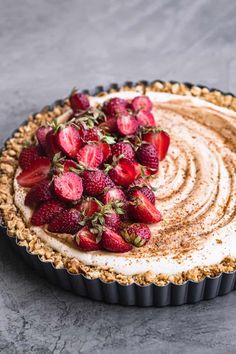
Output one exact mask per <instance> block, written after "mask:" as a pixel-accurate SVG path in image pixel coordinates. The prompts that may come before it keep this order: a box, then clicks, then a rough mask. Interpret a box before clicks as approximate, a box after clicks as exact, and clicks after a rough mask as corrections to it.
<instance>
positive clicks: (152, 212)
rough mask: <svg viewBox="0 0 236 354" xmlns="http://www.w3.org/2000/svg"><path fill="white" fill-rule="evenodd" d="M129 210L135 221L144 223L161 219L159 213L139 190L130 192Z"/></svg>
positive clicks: (152, 222)
mask: <svg viewBox="0 0 236 354" xmlns="http://www.w3.org/2000/svg"><path fill="white" fill-rule="evenodd" d="M129 212H130V215H131V216H132V218H133V219H134V220H135V221H138V222H143V223H146V224H155V223H157V222H159V221H161V219H162V218H161V213H160V212H159V211H158V210H157V209H156V207H155V206H154V205H153V204H152V203H151V202H150V201H149V199H148V198H147V197H146V196H145V195H144V194H143V193H142V192H141V191H139V190H136V191H134V192H133V194H132V198H131V201H130V205H129Z"/></svg>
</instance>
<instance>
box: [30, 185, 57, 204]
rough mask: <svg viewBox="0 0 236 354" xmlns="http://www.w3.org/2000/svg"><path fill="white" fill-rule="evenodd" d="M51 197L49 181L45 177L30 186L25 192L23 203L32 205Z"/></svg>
mask: <svg viewBox="0 0 236 354" xmlns="http://www.w3.org/2000/svg"><path fill="white" fill-rule="evenodd" d="M52 197H53V194H52V189H51V181H50V180H48V179H45V180H43V181H41V182H39V183H38V184H36V185H35V186H34V187H32V188H31V189H30V191H29V192H28V193H27V194H26V197H25V205H27V206H29V207H33V206H35V205H38V204H39V203H42V202H45V201H47V200H50V199H52Z"/></svg>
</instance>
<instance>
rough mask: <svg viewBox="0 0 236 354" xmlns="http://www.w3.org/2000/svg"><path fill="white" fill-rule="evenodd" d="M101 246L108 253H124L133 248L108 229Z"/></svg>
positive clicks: (103, 234) (103, 235)
mask: <svg viewBox="0 0 236 354" xmlns="http://www.w3.org/2000/svg"><path fill="white" fill-rule="evenodd" d="M101 245H102V247H103V248H105V249H106V250H107V251H110V252H116V253H124V252H129V251H131V250H132V246H131V245H130V244H129V243H127V242H125V240H124V239H123V238H122V237H121V236H120V235H118V234H117V233H116V232H114V231H112V230H111V229H109V228H106V229H105V231H103V233H102V241H101Z"/></svg>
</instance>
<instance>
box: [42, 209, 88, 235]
mask: <svg viewBox="0 0 236 354" xmlns="http://www.w3.org/2000/svg"><path fill="white" fill-rule="evenodd" d="M80 221H81V216H80V212H79V211H78V210H76V209H65V210H63V211H62V212H60V213H58V214H57V215H56V216H54V218H53V219H52V220H51V221H50V223H49V224H48V231H50V232H55V233H59V234H71V235H73V234H75V233H76V232H77V231H79V229H80V228H81V226H80Z"/></svg>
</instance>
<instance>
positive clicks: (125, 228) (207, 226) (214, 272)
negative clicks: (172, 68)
mask: <svg viewBox="0 0 236 354" xmlns="http://www.w3.org/2000/svg"><path fill="white" fill-rule="evenodd" d="M235 110H236V99H235V98H234V97H232V95H223V94H221V93H220V92H219V91H212V92H210V91H209V90H208V89H207V88H200V87H197V86H193V87H188V86H187V85H184V84H178V83H173V84H171V83H161V82H154V83H152V84H150V85H149V84H147V83H143V82H141V83H138V84H135V85H133V86H123V87H121V88H120V89H119V88H116V87H115V88H113V89H110V90H108V91H107V92H105V91H102V92H98V93H97V94H96V95H94V96H90V95H89V94H87V95H86V94H82V93H79V92H77V91H73V92H72V94H71V95H70V97H69V99H66V100H63V101H62V102H61V104H58V105H55V107H53V109H50V108H47V109H44V110H42V111H41V112H40V113H38V114H36V115H35V116H34V117H32V116H31V117H29V119H28V121H27V122H26V124H25V125H23V126H21V127H20V128H19V130H18V131H17V132H16V133H15V134H14V135H13V137H12V138H11V139H9V140H8V141H7V142H6V146H5V149H4V150H3V152H2V156H1V165H0V168H1V177H0V187H1V189H0V198H1V206H0V209H1V213H2V218H3V222H4V224H5V225H6V227H7V229H8V234H9V236H16V237H17V240H18V244H19V245H21V246H25V247H26V248H27V249H28V251H29V252H31V253H33V254H37V255H39V256H40V259H41V260H42V261H43V262H52V263H53V264H54V266H55V267H56V268H59V269H60V268H66V269H67V270H68V271H69V272H70V273H73V274H83V275H85V276H86V277H87V278H89V279H98V278H99V279H101V280H102V281H104V282H106V283H107V282H112V281H117V282H118V283H120V284H125V285H129V284H133V283H135V284H139V285H149V284H156V285H158V286H164V285H166V284H168V283H170V282H172V283H175V284H184V283H185V282H186V281H188V280H192V281H195V282H201V281H202V280H203V279H204V278H205V277H215V276H218V275H220V274H221V273H222V272H233V271H234V270H235V268H236V139H235V136H236V113H235V112H234V111H235ZM26 145H27V146H26Z"/></svg>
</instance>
